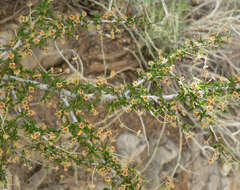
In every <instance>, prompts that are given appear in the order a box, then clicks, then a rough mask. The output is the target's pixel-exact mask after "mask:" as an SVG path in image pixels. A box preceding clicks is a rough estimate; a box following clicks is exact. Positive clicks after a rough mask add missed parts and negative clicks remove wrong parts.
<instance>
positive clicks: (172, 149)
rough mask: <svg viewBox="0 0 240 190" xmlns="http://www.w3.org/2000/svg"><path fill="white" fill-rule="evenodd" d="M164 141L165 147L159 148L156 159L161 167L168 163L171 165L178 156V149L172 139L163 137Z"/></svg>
mask: <svg viewBox="0 0 240 190" xmlns="http://www.w3.org/2000/svg"><path fill="white" fill-rule="evenodd" d="M163 141H164V142H165V143H164V145H162V146H160V147H159V148H158V150H157V153H156V156H155V158H154V160H155V161H156V162H158V164H159V166H160V167H162V166H163V165H164V164H166V163H169V162H170V161H172V160H173V159H174V158H176V157H177V155H178V148H177V147H176V145H175V144H174V143H173V142H172V141H171V140H170V139H167V137H163Z"/></svg>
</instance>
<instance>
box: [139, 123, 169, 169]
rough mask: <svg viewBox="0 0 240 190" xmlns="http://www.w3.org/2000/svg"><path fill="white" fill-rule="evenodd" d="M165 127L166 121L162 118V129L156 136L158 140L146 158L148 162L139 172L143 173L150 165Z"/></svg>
mask: <svg viewBox="0 0 240 190" xmlns="http://www.w3.org/2000/svg"><path fill="white" fill-rule="evenodd" d="M165 129H166V123H165V120H164V122H163V126H162V130H161V132H160V134H159V137H158V140H157V144H156V145H155V149H154V151H153V153H152V156H151V158H150V159H149V160H148V162H147V163H146V165H145V167H144V168H143V169H142V170H141V171H140V172H141V173H143V172H144V171H145V170H146V169H147V168H148V167H149V166H150V164H151V163H152V161H153V159H154V157H155V155H156V153H157V151H158V146H159V144H160V141H161V139H162V136H163V133H164V131H165Z"/></svg>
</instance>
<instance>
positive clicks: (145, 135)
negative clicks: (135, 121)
mask: <svg viewBox="0 0 240 190" xmlns="http://www.w3.org/2000/svg"><path fill="white" fill-rule="evenodd" d="M135 112H136V111H135ZM136 114H137V115H138V117H139V119H140V121H141V125H142V128H143V135H144V138H145V141H146V144H147V149H148V156H149V154H150V145H149V141H148V137H147V133H146V127H145V124H144V122H143V118H142V116H141V115H140V114H138V113H136Z"/></svg>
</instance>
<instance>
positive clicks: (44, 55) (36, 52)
mask: <svg viewBox="0 0 240 190" xmlns="http://www.w3.org/2000/svg"><path fill="white" fill-rule="evenodd" d="M17 27H18V26H17V25H16V24H6V25H4V26H3V27H1V29H0V46H1V45H6V44H8V43H9V42H10V41H11V40H13V39H14V38H15V32H16V31H17ZM63 41H64V42H65V43H62V42H63ZM56 42H57V45H58V48H59V49H60V50H61V51H63V54H64V55H66V57H69V56H70V53H71V52H70V51H69V49H70V42H68V41H67V40H65V39H62V40H57V41H56ZM45 47H47V48H48V51H46V50H43V49H39V48H33V49H32V56H27V55H26V56H25V57H24V58H23V59H22V60H21V62H20V63H21V64H22V65H23V66H24V67H25V68H27V69H35V68H36V67H37V66H39V65H40V64H41V66H42V67H43V68H45V69H47V68H50V67H52V66H54V65H55V64H57V63H58V62H60V61H61V60H62V57H61V55H60V54H59V52H58V51H57V49H56V47H55V44H54V41H53V40H48V42H47V44H45ZM1 54H2V53H1ZM1 54H0V55H1ZM4 56H6V54H4Z"/></svg>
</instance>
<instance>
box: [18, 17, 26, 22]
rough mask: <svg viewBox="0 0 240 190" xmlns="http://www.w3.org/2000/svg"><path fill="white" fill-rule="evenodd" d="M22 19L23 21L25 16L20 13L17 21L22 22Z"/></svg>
mask: <svg viewBox="0 0 240 190" xmlns="http://www.w3.org/2000/svg"><path fill="white" fill-rule="evenodd" d="M24 21H25V16H22V15H21V16H20V17H19V22H21V23H22V22H24Z"/></svg>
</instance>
